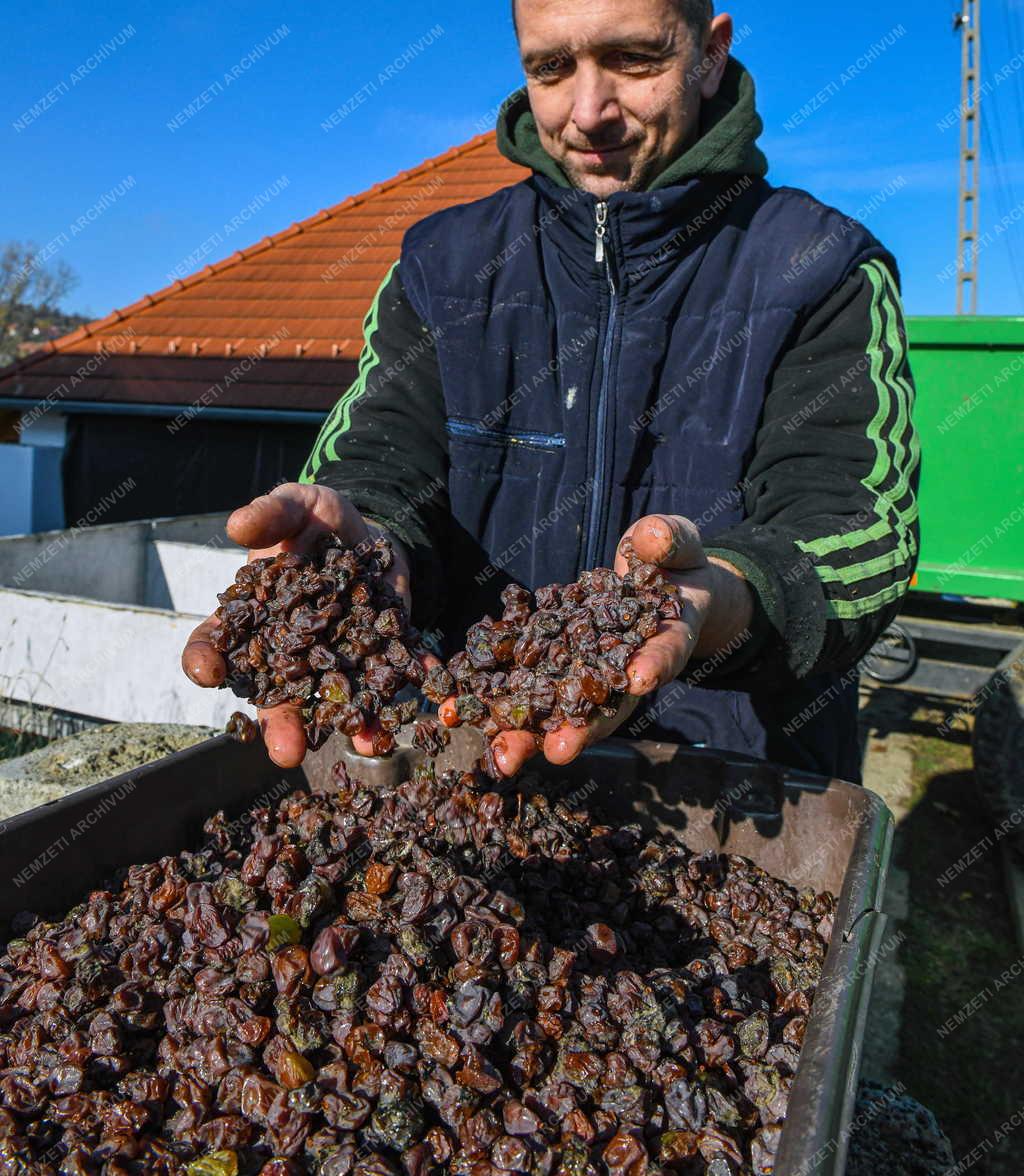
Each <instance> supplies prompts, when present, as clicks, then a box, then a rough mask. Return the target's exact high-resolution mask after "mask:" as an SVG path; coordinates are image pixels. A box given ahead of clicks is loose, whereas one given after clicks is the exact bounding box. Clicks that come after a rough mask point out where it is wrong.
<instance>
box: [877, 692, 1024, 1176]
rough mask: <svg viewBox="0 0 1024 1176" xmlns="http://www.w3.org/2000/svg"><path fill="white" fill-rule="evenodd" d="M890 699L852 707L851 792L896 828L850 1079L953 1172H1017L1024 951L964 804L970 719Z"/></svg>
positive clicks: (1021, 1146)
mask: <svg viewBox="0 0 1024 1176" xmlns="http://www.w3.org/2000/svg"><path fill="white" fill-rule="evenodd" d="M956 709H957V708H956V707H954V706H952V705H949V706H946V705H944V704H943V705H935V704H931V703H928V702H927V701H923V700H921V699H920V698H918V697H916V696H914V695H911V694H908V693H904V692H901V691H899V690H895V689H879V690H875V691H873V692H871V693H870V694H868V695H866V697H865V702H864V706H863V708H862V711H861V720H862V734H863V737H864V739H865V742H866V747H865V784H866V785H867V786H868V787H871V788H872V789H874V790H875V791H877V792H878V793H879V794H880V795H882V796H883V797H884V799H885V800H886V802H887V803H888V804H889V807H890V808H891V809H892V810H893V813H894V815H895V816H896V818H897V822H898V824H897V834H896V843H895V849H894V854H893V868H892V872H891V875H890V885H889V899H888V901H887V903H886V909H887V910H889V911H890V912H891V919H892V921H891V923H890V925H889V926H888V927H887V931H886V937H885V938H886V940H889V939H890V937H891V936H893V935H900V933H902V935H901V937H900V938H899V939H897V940H895V942H897V943H898V948H897V949H896V950H894V951H893V953H892V955H891V956H890V957H887V958H886V959H885V960H883V961H881V962H880V964H879V967H878V972H877V979H876V986H875V995H874V999H873V1004H872V1010H871V1015H870V1017H869V1031H868V1040H867V1043H866V1052H865V1061H864V1069H863V1072H864V1074H865V1076H866V1077H869V1078H878V1079H879V1080H882V1081H885V1082H887V1083H889V1084H892V1083H896V1082H901V1083H903V1084H904V1085H905V1086H906V1089H907V1093H908V1094H909V1095H911V1096H912V1097H914V1098H916V1099H918V1100H919V1101H920V1102H921V1103H923V1104H924V1105H925V1106H926V1107H928V1109H929V1110H931V1111H932V1112H933V1113H934V1114H935V1116H936V1118H937V1119H938V1121H939V1124H940V1126H941V1127H942V1129H943V1130H944V1131H945V1132H946V1134H947V1135H948V1136H949V1138H950V1141H951V1143H952V1145H953V1152H954V1155H955V1157H956V1160H957V1164H958V1165H960V1166H958V1167H957V1168H956V1169H955V1170H956V1171H958V1172H966V1171H967V1170H968V1168H969V1169H970V1171H972V1172H973V1173H976V1174H977V1176H1010V1174H1011V1173H1013V1174H1015V1176H1016V1174H1019V1173H1021V1172H1022V1171H1024V1161H1022V1158H1021V1157H1022V1155H1024V1062H1022V1060H1021V1052H1022V1050H1024V945H1022V944H1020V943H1018V941H1017V936H1016V930H1015V923H1014V920H1013V917H1012V913H1011V907H1010V903H1009V900H1008V891H1007V885H1006V880H1005V876H1004V869H1003V860H1002V852H1001V851H1002V841H1003V840H1005V838H1001V837H1000V836H999V835H998V832H997V827H996V825H995V823H994V822H993V820H992V819H991V818H990V817H989V816H988V815H987V813H986V812H985V810H984V807H983V806H982V805H981V803H980V800H979V798H978V796H977V793H976V790H975V785H974V777H973V772H972V767H971V762H972V761H971V747H970V717H969V716H959V717H956V718H955V721H954V722H953V724H952V727H951V728H950V729H948V733H945V734H943V724H944V723H945V722H946V721H947V720H948V719H949V718H950V717H951V716H954V714H955V712H956Z"/></svg>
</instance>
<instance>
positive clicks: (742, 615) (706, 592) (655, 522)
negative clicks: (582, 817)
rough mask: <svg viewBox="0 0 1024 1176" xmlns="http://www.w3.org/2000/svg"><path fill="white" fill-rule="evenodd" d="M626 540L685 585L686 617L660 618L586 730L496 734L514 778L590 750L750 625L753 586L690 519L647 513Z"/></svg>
mask: <svg viewBox="0 0 1024 1176" xmlns="http://www.w3.org/2000/svg"><path fill="white" fill-rule="evenodd" d="M622 538H623V539H626V538H630V539H632V541H633V549H634V551H635V552H636V554H637V555H638V556H639V557H640V558H641V559H642V560H644V561H646V562H647V563H652V564H656V565H657V566H658V567H659V568H661V569H662V571H663V573H664V574H665V577H666V579H668V580H670V581H671V582H672V583H673V584H675V585H676V586H677V587H678V588H679V598H680V603H681V605H682V616H681V618H680V619H679V620H677V621H662V622H661V623H660V624H659V626H658V632H657V633H655V635H654V636H653V637H651V638H650V639H649V640H648V641H645V642H644V644H643V645H642V646H641V647H640V648H639V649H638V650H637V651H636V653H635V654H633V656H632V657H631V658H630V659H629V661H628V662H627V663H626V673H627V675H628V676H629V692H628V694H627V695H626V697H625V698H624V699H623V701H622V703H621V705H620V706H619V709H618V711H617V712H616V714H615V715H614V716H613V717H612V718H609V719H606V718H600V719H594V720H592V721H591V722H590V723H588V725H587V726H586V727H571V726H569V725H568V724H565V725H563V726H562V727H559V728H558V730H556V731H551V732H549V733H548V734H547V735H545V736H544V739H543V743H542V744H541V746H540V747H539V746H538V739H537V738H536V737H535V736H534V735H532V734H530V733H529V732H527V731H503V732H502V733H501V734H500V735H497V736H495V738H494V740H493V743H492V746H493V749H494V758H495V761H496V762H497V764H498V767H499V768H500V769H501V771H502V772H503V773H504V774H505V775H506V776H514V775H515V774H516V772H518V771H519V770H520V769H521V768H522V766H523V764H525V763H526V761H527V760H528V759H529V758H530V757H531V756H533V755H535V754H536V753H537V751H538V750H541V748H542V749H543V752H544V755H545V757H546V758H547V759H548V760H550V761H551V763H553V764H568V763H571V761H572V760H574V759H575V758H576V757H577V756H578V755H579V754H580V753H581V752H582V751H583V749H584V748H585V747H588V746H589V745H590V744H592V743H596V742H597V741H598V740H600V739H604V738H605V737H606V736H608V735H610V734H611V733H612V732H613V731H614V730H615V729H616V728H617V727H619V726H620V725H621V724H622V723H624V722H625V721H626V720H627V719H628V718H629V716H630V715H631V714H632V713H633V711H634V710H636V708H637V706H638V705H639V703H640V699H641V698H643V697H644V695H646V694H651V693H652V692H653V691H655V690H658V689H660V688H661V687H662V686H665V685H667V684H668V683H669V682H671V681H673V680H674V679H675V678H678V677H679V675H680V674H681V673H682V672H683V670H684V669H685V668H686V666H687V664H688V663H689V662H690V661H692V660H693V659H694V658H695V657H696V658H700V659H703V658H708V657H711V656H713V655H714V654H716V653H718V652H719V651H721V650H724V649H726V648H729V649H738V648H739V645H740V644H742V641H743V639H744V636H745V635H746V634H747V633H748V632H749V630H750V625H751V621H752V619H753V612H754V603H753V593H752V591H751V588H750V585H749V584H748V583H747V581H746V580H745V579H744V577H743V575H742V573H741V572H740V571H739V570H738V569H736V568H735V567H733V566H732V564H730V563H727V562H726V561H725V560H721V559H716V558H715V557H713V556H712V557H708V556H707V555H706V554H705V552H704V544H703V543H702V542H701V538H700V533H699V532H698V530H697V528H696V526H695V525H694V524H693V523H692V522H690V520H689V519H685V518H682V517H681V516H680V515H647V516H646V517H645V518H642V519H640V520H639V522H636V523H634V524H633V525H632V526H631V527H630V528H629V529H628V530H627V531H626V533H625V534H624V535H623V537H622ZM621 549H622V543H621V540H620V543H619V550H618V552H617V553H616V557H615V571H616V572H617V573H618V574H619V575H620V576H621V575H623V574H624V573H625V572H626V560H625V557H624V556H623V555H622V554H621ZM450 701H451V700H449V702H450ZM446 705H448V704H446Z"/></svg>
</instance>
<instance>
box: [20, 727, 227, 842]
mask: <svg viewBox="0 0 1024 1176" xmlns="http://www.w3.org/2000/svg"><path fill="white" fill-rule="evenodd" d="M215 734H216V732H215V731H214V730H212V729H211V728H209V727H186V726H180V725H178V724H174V723H108V724H106V725H105V726H102V727H94V728H92V729H91V730H89V731H82V732H80V733H79V734H78V735H68V736H66V737H65V738H63V739H55V740H54V741H53V742H52V743H48V744H46V746H45V747H41V748H38V749H37V750H36V751H30V752H29V753H28V754H27V755H20V756H17V757H16V758H14V759H8V760H4V761H2V762H0V819H3V818H5V817H11V816H14V814H15V813H21V812H25V811H26V810H27V809H31V808H35V807H36V806H37V805H41V804H46V803H47V801H50V800H59V799H60V797H62V796H66V795H67V794H68V793H69V792H74V791H76V790H77V789H79V788H85V787H86V786H87V785H89V784H95V783H97V782H98V781H100V780H107V779H109V778H110V777H111V776H117V775H119V774H120V773H121V772H127V771H130V770H131V769H132V768H138V767H141V766H142V764H148V763H151V762H152V761H153V760H156V759H160V758H161V757H162V756H165V755H170V754H171V753H172V752H175V751H181V750H182V749H183V748H186V747H191V746H192V744H194V743H198V742H199V741H200V740H202V739H207V738H209V736H211V735H215Z"/></svg>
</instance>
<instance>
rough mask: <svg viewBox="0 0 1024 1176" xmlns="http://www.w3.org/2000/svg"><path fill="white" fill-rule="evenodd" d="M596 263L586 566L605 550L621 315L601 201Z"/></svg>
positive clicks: (605, 205) (605, 204)
mask: <svg viewBox="0 0 1024 1176" xmlns="http://www.w3.org/2000/svg"><path fill="white" fill-rule="evenodd" d="M595 218H596V219H595V225H594V260H595V261H596V262H597V264H598V265H600V266H603V267H604V272H605V277H606V278H607V281H608V318H607V321H606V323H605V333H604V339H603V340H602V343H601V382H600V384H599V386H598V393H597V428H596V430H595V434H596V435H595V438H594V452H593V455H592V458H593V466H592V468H593V471H594V476H593V482H592V484H591V486H592V488H591V494H590V516H589V519H588V522H587V542H586V547H585V549H584V557H583V566H584V568H593V567H596V566H597V560H598V554H599V552H600V550H601V541H602V535H601V528H602V526H603V525H604V519H603V516H604V500H605V497H606V494H607V490H606V486H607V481H608V468H607V467H608V461H607V449H608V398H609V396H610V395H611V393H610V390H609V387H608V384H609V381H610V379H611V361H612V345H613V343H614V340H615V327H616V318H617V315H618V290H617V289H616V286H615V275H614V273H613V272H612V266H611V259H610V258H609V256H608V253H609V249H608V247H607V245H606V242H607V238H608V202H607V201H606V200H599V201H598V203H597V208H596V209H595Z"/></svg>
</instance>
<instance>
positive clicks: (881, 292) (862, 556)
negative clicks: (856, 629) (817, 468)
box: [796, 261, 920, 620]
mask: <svg viewBox="0 0 1024 1176" xmlns="http://www.w3.org/2000/svg"><path fill="white" fill-rule="evenodd" d="M862 269H863V272H864V274H865V275H866V277H867V279H868V281H869V283H870V287H871V305H870V337H869V339H868V342H867V348H866V355H867V358H868V361H869V366H868V371H869V374H870V381H871V385H872V388H873V392H874V396H875V398H876V407H875V411H874V414H873V416H872V417H871V420H870V421H869V422H868V425H867V429H866V437H867V439H868V441H869V442H870V444H871V446H872V447H873V452H874V458H873V461H872V464H871V467H870V469H869V470H868V472H867V473H866V475H865V477H863V478H862V479H861V485H862V486H863V488H864V491H865V492H866V494H867V496H868V498H867V502H868V503H870V511H869V512H868V513H870V515H872V516H873V518H871V519H867V520H864V519H863V515H862V516H861V519H862V521H863V522H864V525H862V526H856V527H853V528H848V529H843V530H840V531H837V532H834V533H832V534H827V535H822V536H818V537H815V538H814V539H810V540H798V541H797V543H796V546H797V547H798V548H799V549H800V550H801V551H804V552H806V553H807V554H808V555H810V556H813V557H814V558H815V565H814V566H815V571H816V572H817V575H818V577H819V578H820V579H821V581H822V583H823V584H824V585H825V586H826V600H827V610H828V615H829V616H830V617H832V618H834V619H837V620H854V619H857V618H859V617H862V616H866V615H868V614H870V613H873V612H876V611H878V610H880V609H883V608H885V607H886V606H887V605H889V604H891V603H892V601H894V600H896V599H897V598H898V597H899V596H900V595H902V593H903V592H904V591H905V590H906V588H907V586H908V584H909V582H910V574H911V569H912V567H913V564H914V560H915V558H916V555H917V537H916V527H915V524H916V522H917V503H916V500H915V497H914V494H913V492H912V489H911V485H912V479H913V476H914V473H915V471H916V470H917V467H918V464H919V462H920V445H919V441H918V438H917V434H916V431H915V430H914V427H913V420H912V413H913V400H914V392H913V386H912V384H911V382H910V380H909V379H908V369H907V351H906V339H905V332H904V330H903V324H902V309H901V306H900V297H899V293H898V291H897V289H896V284H895V281H894V279H893V277H892V274H891V273H890V271H889V269H888V268H887V267H886V266H885V265H883V263H882V262H880V261H871V262H868V263H867V264H866V265H864V266H863V267H862ZM880 548H881V549H882V550H880ZM894 575H895V576H896V578H895V579H893V576H894ZM882 580H884V581H886V582H885V583H878V584H877V585H874V586H872V583H871V582H872V581H882ZM865 586H867V590H866V591H865V590H863V589H864V588H865Z"/></svg>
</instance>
